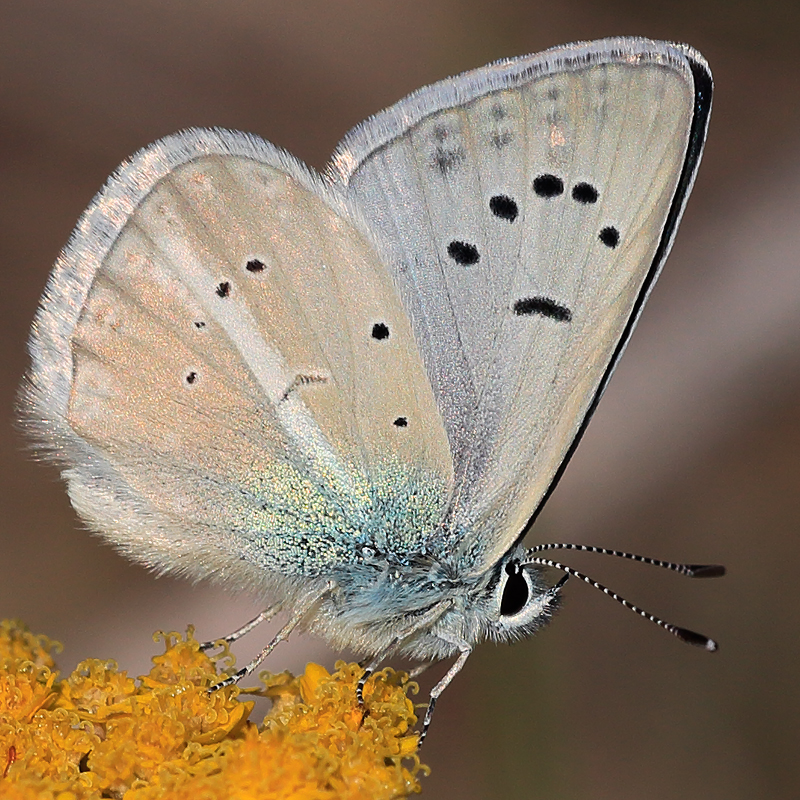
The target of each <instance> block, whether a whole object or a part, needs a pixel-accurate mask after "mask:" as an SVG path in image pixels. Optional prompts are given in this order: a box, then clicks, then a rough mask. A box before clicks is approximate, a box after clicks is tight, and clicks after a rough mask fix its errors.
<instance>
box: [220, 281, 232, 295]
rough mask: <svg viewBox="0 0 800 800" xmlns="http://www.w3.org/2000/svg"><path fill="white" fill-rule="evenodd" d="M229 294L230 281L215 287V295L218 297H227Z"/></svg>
mask: <svg viewBox="0 0 800 800" xmlns="http://www.w3.org/2000/svg"><path fill="white" fill-rule="evenodd" d="M230 293H231V284H230V281H222V283H220V284H218V286H217V294H218V295H219V296H220V297H228V295H230Z"/></svg>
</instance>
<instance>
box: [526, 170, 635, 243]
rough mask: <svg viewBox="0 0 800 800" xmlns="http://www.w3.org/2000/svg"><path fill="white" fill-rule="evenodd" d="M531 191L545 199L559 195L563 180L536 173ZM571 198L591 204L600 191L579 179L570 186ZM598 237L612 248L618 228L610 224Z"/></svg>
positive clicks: (577, 201) (615, 241) (617, 234)
mask: <svg viewBox="0 0 800 800" xmlns="http://www.w3.org/2000/svg"><path fill="white" fill-rule="evenodd" d="M533 191H534V192H535V193H536V194H537V195H538V196H539V197H543V198H545V199H551V198H554V197H559V196H560V195H562V194H563V193H564V181H563V180H561V178H559V177H558V175H551V174H549V173H545V174H543V175H538V176H537V177H536V178H534V179H533ZM571 194H572V199H573V200H574V201H575V202H576V203H580V204H581V205H591V204H592V203H596V202H597V201H598V199H599V197H600V193H599V192H598V191H597V188H596V187H595V186H592V184H591V183H586V182H585V181H581V182H579V183H576V184H575V185H574V186H573V187H572V193H571ZM598 238H599V239H600V241H601V242H602V243H603V244H604V245H605V246H606V247H609V248H611V249H612V250H613V249H614V248H615V247H616V246H617V245H618V244H619V230H618V229H617V228H615V227H613V226H612V225H609V226H607V227H605V228H603V229H602V230H601V231H600V233H599V235H598Z"/></svg>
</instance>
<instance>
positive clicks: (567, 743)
mask: <svg viewBox="0 0 800 800" xmlns="http://www.w3.org/2000/svg"><path fill="white" fill-rule="evenodd" d="M616 34H638V35H645V36H650V37H654V38H665V39H671V40H677V41H686V42H689V43H691V44H692V45H694V46H695V47H697V48H698V49H700V50H701V52H703V53H704V54H705V56H706V57H707V58H708V60H709V62H710V63H711V66H712V69H713V71H714V76H715V79H716V96H715V104H714V112H713V114H712V119H711V130H710V136H709V141H708V146H707V148H706V155H705V159H704V162H703V165H702V168H701V170H700V174H699V179H698V181H697V185H696V188H695V191H694V194H693V195H692V198H691V201H690V203H689V206H688V209H687V213H686V216H685V218H684V222H683V225H682V228H681V231H680V233H679V236H678V238H677V243H676V245H675V248H674V251H673V254H672V256H671V258H670V261H669V263H668V266H667V268H666V270H665V271H664V274H663V277H662V278H661V281H660V283H659V285H658V286H657V287H656V290H655V292H654V293H653V295H652V299H651V300H650V304H649V306H648V308H647V309H646V312H645V314H644V316H643V318H642V322H641V324H640V325H639V328H638V330H637V332H636V335H635V336H634V337H633V340H632V342H631V345H630V347H629V348H628V352H627V354H626V356H625V358H624V359H623V361H622V363H621V366H620V367H619V369H618V370H617V373H616V375H615V377H614V380H613V381H612V382H611V385H610V388H609V390H608V392H607V394H606V396H605V399H604V400H603V402H602V403H601V405H600V408H599V410H598V412H597V414H596V415H595V418H594V420H593V422H592V424H591V426H590V427H589V430H588V433H587V434H586V436H585V438H584V441H583V444H582V445H581V447H580V448H579V450H578V452H577V454H576V456H575V458H574V459H573V461H572V464H571V465H570V467H569V469H568V470H567V472H566V474H565V476H564V478H563V480H562V482H561V484H560V486H559V488H558V490H557V491H556V492H555V494H554V495H553V497H552V499H551V501H550V503H549V505H548V508H547V510H546V512H545V513H544V514H543V516H542V518H541V521H540V523H539V524H538V526H537V528H536V530H535V531H534V533H533V535H532V537H531V538H532V539H535V540H537V541H544V540H571V541H577V542H586V543H592V544H599V545H605V546H611V547H617V548H626V549H631V550H634V551H643V552H646V553H648V554H652V555H654V556H658V557H663V558H672V559H683V560H687V561H695V562H703V561H712V562H713V561H721V562H723V563H725V564H726V565H727V566H728V568H729V576H728V577H726V578H724V579H722V580H721V581H698V582H693V581H687V580H685V579H683V578H681V577H679V576H675V575H670V574H663V575H662V574H660V573H658V574H653V571H652V570H648V569H646V568H645V567H637V566H635V565H632V564H627V563H622V564H616V563H607V561H606V559H602V558H599V557H595V558H590V557H584V558H579V557H578V556H577V555H576V557H575V558H572V559H570V560H569V561H570V563H573V564H574V565H575V566H577V567H579V568H580V567H583V568H584V569H588V570H589V571H590V572H591V574H592V575H594V576H595V577H597V578H598V579H599V580H602V581H603V582H605V583H608V584H610V585H612V586H613V587H614V588H615V589H617V590H618V591H620V592H622V593H623V594H625V595H626V596H628V597H629V598H630V599H631V600H633V601H635V602H639V603H641V604H642V605H644V606H645V607H646V608H648V609H651V610H653V611H655V612H657V613H661V614H663V615H664V616H666V617H667V618H668V619H670V620H673V621H675V622H677V623H678V624H683V625H687V626H689V627H693V628H696V629H698V630H700V631H702V632H704V633H707V634H709V635H712V636H714V637H715V638H717V639H718V640H719V641H720V642H721V650H720V652H719V653H718V654H717V655H715V656H711V655H708V654H706V653H704V652H702V651H699V650H695V649H693V648H690V647H687V646H684V645H681V644H680V643H678V642H677V641H675V640H674V639H673V638H672V637H670V636H667V635H665V634H664V633H663V632H661V631H659V630H658V629H656V628H655V627H654V626H652V625H649V624H646V623H645V622H643V621H642V620H640V619H638V618H636V617H634V615H632V614H629V613H627V612H625V611H623V610H622V609H620V608H619V607H617V606H616V605H615V604H613V603H611V602H609V601H608V600H607V599H606V598H604V597H603V596H602V595H600V594H599V593H597V592H593V591H591V590H589V589H588V588H587V587H585V586H583V585H579V584H577V583H576V582H572V584H571V585H570V586H569V588H568V590H567V596H568V597H567V600H568V602H567V604H566V608H565V609H564V611H563V613H562V614H561V615H560V616H559V618H558V619H557V621H556V622H555V624H553V625H552V626H551V627H550V628H549V629H548V630H546V631H544V632H543V633H541V634H540V635H539V636H538V637H537V638H536V639H533V640H530V641H526V642H522V643H519V644H517V645H514V646H512V647H506V646H504V647H500V648H496V647H493V646H491V645H485V646H483V647H481V648H479V649H478V650H477V652H476V653H475V654H474V656H473V657H472V658H471V659H470V661H469V663H468V665H467V667H466V669H465V670H464V672H463V673H462V674H461V675H460V676H459V677H458V679H457V680H456V681H455V683H454V685H453V686H452V687H451V688H450V689H449V690H448V692H446V693H445V695H444V697H443V699H442V701H441V702H440V704H439V706H438V707H437V718H436V720H435V724H434V726H433V730H432V734H431V736H430V737H429V740H428V743H427V744H426V750H425V752H424V756H425V760H426V761H427V762H428V763H430V764H431V765H432V767H433V773H432V775H431V777H430V778H428V779H427V780H426V782H425V794H426V795H427V796H428V797H430V798H445V797H448V798H449V797H459V798H463V799H464V800H466V799H467V798H487V799H489V798H510V797H530V798H548V799H552V800H556V799H558V798H590V797H591V798H614V799H615V800H623V799H624V798H637V799H638V798H642V797H647V798H651V799H653V800H657V799H658V798H675V797H682V798H706V799H708V800H711V799H712V798H725V800H736V799H737V798H748V800H749V798H752V797H767V798H771V799H772V800H778V799H779V798H790V797H792V798H793V797H797V796H798V792H800V788H799V787H800V758H798V754H799V753H800V688H798V678H799V677H800V675H798V666H800V660H799V659H798V655H800V637H798V629H800V591H799V590H798V584H799V583H800V581H798V566H799V565H800V536H799V535H798V533H799V532H800V413H799V412H800V125H798V123H799V122H800V58H798V56H800V47H799V46H798V41H800V5H798V4H797V3H796V2H785V3H784V2H777V0H758V1H757V2H756V1H755V0H739V1H738V2H732V0H691V1H690V0H682V1H681V2H668V1H667V0H665V1H663V2H647V1H645V0H636V1H635V2H634V1H633V0H604V1H603V2H602V3H599V2H596V0H595V1H594V2H592V1H591V0H585V1H584V0H559V2H552V0H548V1H547V2H545V0H535V2H525V0H505V2H503V3H497V2H496V0H472V1H471V2H469V1H465V2H456V0H412V1H411V2H403V3H398V2H396V0H395V1H393V0H369V1H368V2H366V1H365V2H356V1H355V0H352V1H351V2H331V1H330V0H320V1H319V2H311V1H310V0H302V1H301V0H295V1H294V2H284V1H282V0H281V1H279V0H242V1H241V2H222V0H208V1H207V2H197V1H196V2H189V0H170V2H169V3H161V2H156V1H155V0H138V1H137V2H127V1H126V0H116V2H114V3H108V2H104V1H103V0H95V1H91V0H72V1H71V2H69V3H64V2H58V0H56V1H54V2H38V1H37V0H5V1H4V2H3V3H2V6H0V164H1V165H2V166H1V167H0V175H1V176H2V177H1V178H0V248H2V254H1V255H0V275H2V284H0V285H2V291H0V304H2V312H0V391H1V392H2V394H0V616H19V617H22V618H24V619H25V620H26V621H27V622H28V623H29V624H30V625H31V626H32V627H33V628H34V629H35V630H37V631H41V632H45V633H48V634H50V635H51V636H54V637H57V638H59V639H61V640H63V641H64V642H65V643H66V649H65V651H64V654H63V656H62V658H61V664H62V665H63V667H64V668H65V669H70V668H72V666H74V664H75V663H76V661H77V660H78V659H79V658H81V657H84V656H88V655H93V656H97V657H113V658H116V659H118V660H119V662H120V663H121V665H123V666H124V667H126V668H127V669H129V670H130V671H131V672H133V673H135V674H138V673H140V672H143V671H144V670H146V668H147V663H148V661H147V659H148V654H149V653H151V652H154V646H153V644H152V641H151V639H150V636H151V633H152V632H153V631H154V630H156V629H158V628H164V629H184V628H185V626H186V624H187V623H189V622H193V623H195V624H196V625H197V626H198V628H199V633H198V635H199V636H201V637H213V636H217V635H220V634H222V633H224V632H226V631H228V630H230V629H232V628H234V627H236V626H238V625H239V624H240V623H242V622H243V621H244V620H246V619H247V618H249V615H250V614H251V613H252V612H254V611H255V610H256V609H255V608H254V606H253V604H252V602H251V601H250V600H248V599H247V598H231V597H228V596H225V595H222V594H220V593H219V592H216V591H214V590H213V589H210V588H208V587H205V586H195V587H193V586H190V585H189V584H188V583H185V582H180V581H176V580H168V579H161V580H155V579H154V578H153V577H152V576H151V575H149V574H148V573H147V572H146V571H145V570H143V569H140V568H139V567H135V566H131V565H130V564H128V563H127V562H125V561H124V560H123V559H122V558H120V557H119V556H117V555H116V554H115V553H114V552H113V551H112V550H111V549H110V548H108V547H106V546H104V545H102V544H100V543H99V541H98V540H96V539H94V538H93V537H90V536H89V535H88V534H86V533H83V532H81V531H80V530H79V523H78V522H77V520H76V518H75V516H74V514H73V513H72V511H71V509H70V507H69V504H68V502H67V500H66V497H65V493H64V491H63V487H62V485H61V484H60V482H59V481H58V479H57V474H56V471H55V470H54V469H53V468H52V467H48V466H44V465H41V464H36V463H34V462H33V461H32V460H31V459H30V456H29V454H27V453H26V452H25V451H24V442H23V440H22V438H21V437H20V435H19V434H18V433H17V432H15V431H14V429H13V427H12V420H13V405H14V395H15V391H16V387H17V385H18V382H19V379H20V376H21V375H22V373H23V371H24V369H25V366H26V353H25V340H26V335H27V330H28V326H29V324H30V320H31V318H32V317H33V314H34V311H35V308H36V303H37V299H38V297H39V294H40V292H41V290H42V288H43V286H44V283H45V279H46V277H47V273H48V270H49V267H50V265H51V264H52V262H53V261H54V259H55V258H56V256H57V254H58V251H59V249H60V248H61V246H62V245H63V244H64V243H65V242H66V240H67V237H68V236H69V233H70V231H71V229H72V227H73V225H74V223H75V221H76V220H77V217H78V215H79V214H80V212H81V211H82V210H83V208H84V207H85V206H86V205H87V204H88V202H89V200H90V199H91V197H92V195H93V194H94V193H95V191H96V190H97V189H98V188H99V187H100V186H101V185H102V183H103V182H104V180H105V178H106V176H107V175H108V174H109V173H110V172H111V171H112V170H113V169H114V167H115V166H116V165H117V164H118V163H119V162H120V161H121V160H122V159H123V158H125V157H126V156H127V155H129V154H130V153H132V152H133V151H135V150H136V149H138V148H139V147H141V146H142V145H144V144H147V143H148V142H150V141H152V140H154V139H156V138H157V137H159V136H163V135H165V134H168V133H171V132H173V131H175V130H178V129H180V128H184V127H187V126H190V125H204V126H208V125H221V126H225V127H229V128H237V129H242V130H248V131H253V132H256V133H258V134H260V135H262V136H264V137H265V138H268V139H270V140H271V141H273V142H275V143H277V144H279V145H281V146H283V147H285V148H287V149H289V150H291V151H292V152H293V153H295V154H296V155H298V156H299V157H300V158H302V159H304V160H305V161H307V162H308V163H309V164H311V165H313V166H315V167H317V168H322V167H323V166H324V165H325V162H326V160H327V156H328V154H329V153H330V152H331V150H332V149H333V147H334V145H335V144H336V142H337V141H338V140H339V138H340V137H341V136H342V135H343V134H344V133H345V131H347V130H348V129H349V128H350V127H351V126H353V125H355V124H356V123H358V122H359V121H360V120H361V119H363V118H364V117H366V116H367V115H369V114H370V113H373V112H375V111H377V110H379V109H381V108H382V107H385V106H387V105H390V104H391V103H393V102H394V101H395V100H397V99H399V98H400V97H402V96H403V95H405V94H406V93H408V92H410V91H412V90H413V89H416V88H417V87H419V86H421V85H423V84H426V83H429V82H432V81H435V80H438V79H440V78H443V77H445V76H447V75H450V74H453V73H456V72H459V71H461V70H464V69H468V68H472V67H476V66H480V65H482V64H484V63H486V62H488V61H491V60H494V59H497V58H501V57H504V56H511V55H519V54H523V53H528V52H533V51H537V50H541V49H544V48H546V47H549V46H552V45H555V44H560V43H562V42H568V41H575V40H579V39H592V38H597V37H602V36H608V35H616ZM249 639H250V641H247V642H245V643H243V644H242V646H241V647H240V648H238V650H237V652H238V653H239V655H240V657H242V658H246V657H248V656H249V655H250V653H252V652H253V651H255V650H257V649H258V648H259V647H260V646H261V644H262V643H263V642H264V640H265V639H264V635H261V634H254V635H251V637H249ZM309 658H315V659H320V660H322V661H323V663H326V664H328V665H329V666H330V665H332V663H333V661H334V658H335V654H333V653H330V652H329V651H327V650H326V649H325V648H324V647H323V646H321V645H320V644H319V642H316V641H314V640H312V639H304V638H298V637H295V640H293V641H292V642H291V643H290V644H289V645H287V646H284V647H282V648H280V649H279V650H278V651H277V652H276V653H275V654H274V655H273V656H272V658H271V660H270V661H269V666H270V667H272V668H273V669H276V670H279V669H283V668H285V667H287V666H288V667H292V668H295V669H297V668H301V667H302V665H303V663H304V662H305V660H307V659H309ZM441 672H442V670H441V669H439V670H438V671H437V670H432V673H433V674H432V675H431V677H430V678H428V677H426V680H425V681H424V685H425V687H426V688H429V687H430V685H431V683H432V681H433V680H434V679H435V678H436V677H438V675H440V674H441Z"/></svg>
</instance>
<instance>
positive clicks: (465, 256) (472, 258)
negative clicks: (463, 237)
mask: <svg viewBox="0 0 800 800" xmlns="http://www.w3.org/2000/svg"><path fill="white" fill-rule="evenodd" d="M447 255H449V256H450V258H452V259H453V261H455V262H456V264H461V265H462V266H471V265H472V264H477V263H478V261H480V259H481V256H480V253H479V252H478V248H477V247H475V245H474V244H469V242H450V244H449V245H447Z"/></svg>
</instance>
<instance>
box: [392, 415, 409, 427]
mask: <svg viewBox="0 0 800 800" xmlns="http://www.w3.org/2000/svg"><path fill="white" fill-rule="evenodd" d="M392 425H394V426H395V427H397V428H405V427H406V426H407V425H408V419H406V417H398V418H397V419H396V420H395V421H394V422H393V423H392Z"/></svg>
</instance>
